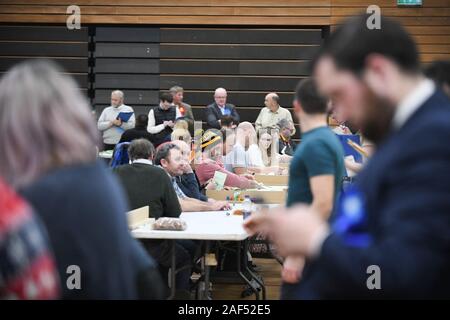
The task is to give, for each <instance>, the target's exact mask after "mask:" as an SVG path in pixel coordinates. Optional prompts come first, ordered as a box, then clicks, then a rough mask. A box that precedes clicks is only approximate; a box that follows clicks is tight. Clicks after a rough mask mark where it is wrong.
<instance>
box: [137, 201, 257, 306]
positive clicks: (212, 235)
mask: <svg viewBox="0 0 450 320" xmlns="http://www.w3.org/2000/svg"><path fill="white" fill-rule="evenodd" d="M236 209H237V207H236ZM180 218H181V219H183V220H184V221H186V224H187V228H186V230H183V231H168V230H153V229H152V228H151V224H150V223H146V224H143V225H140V226H138V227H136V228H135V229H133V230H132V231H131V233H132V235H133V236H134V237H135V238H137V239H165V240H170V241H171V242H172V270H175V269H176V261H175V240H177V239H187V240H204V241H205V244H206V245H205V253H208V252H209V247H210V241H215V240H217V241H236V242H237V256H238V261H237V272H238V274H239V276H240V277H241V278H242V279H243V280H244V281H245V282H246V283H247V284H248V285H249V286H250V288H251V289H252V290H253V292H254V293H255V296H256V299H259V293H258V290H257V288H255V287H254V286H253V285H252V282H251V280H252V279H254V280H255V281H256V282H257V283H258V284H259V285H260V286H261V288H262V294H263V299H265V288H264V285H263V283H261V281H260V280H259V279H258V278H257V276H256V275H255V274H254V273H253V272H252V271H251V270H250V269H249V268H248V265H247V263H245V264H244V265H245V267H244V270H242V261H243V260H242V259H243V258H244V257H245V255H246V250H247V246H246V240H247V238H248V234H247V232H246V231H245V230H244V228H243V226H242V224H243V217H242V216H238V215H233V214H232V210H230V211H209V212H183V213H182V214H181V216H180ZM241 244H243V246H241ZM242 247H243V248H244V250H242ZM243 271H246V272H247V273H248V274H250V276H251V279H248V278H247V276H246V275H244V273H243ZM209 277H210V271H209V267H208V266H206V265H204V282H205V286H204V290H203V292H201V295H200V296H201V298H206V299H207V298H208V288H209V283H210V278H209ZM174 295H175V272H171V296H170V298H173V297H174Z"/></svg>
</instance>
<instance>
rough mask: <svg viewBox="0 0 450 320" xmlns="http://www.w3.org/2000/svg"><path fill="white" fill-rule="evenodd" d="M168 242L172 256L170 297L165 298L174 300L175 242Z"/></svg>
mask: <svg viewBox="0 0 450 320" xmlns="http://www.w3.org/2000/svg"><path fill="white" fill-rule="evenodd" d="M169 241H170V250H171V252H172V253H171V254H172V266H171V269H170V296H169V297H168V298H167V299H168V300H172V299H173V298H175V293H176V283H175V276H176V272H177V270H176V269H177V261H176V256H175V240H169Z"/></svg>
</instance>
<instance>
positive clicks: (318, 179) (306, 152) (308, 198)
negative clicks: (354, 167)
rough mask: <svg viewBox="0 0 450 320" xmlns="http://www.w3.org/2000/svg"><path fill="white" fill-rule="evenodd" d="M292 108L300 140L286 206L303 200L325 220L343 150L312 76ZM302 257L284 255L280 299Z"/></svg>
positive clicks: (292, 287) (337, 187)
mask: <svg viewBox="0 0 450 320" xmlns="http://www.w3.org/2000/svg"><path fill="white" fill-rule="evenodd" d="M294 111H295V113H296V115H297V117H298V118H299V120H300V128H301V131H302V141H301V143H300V145H299V147H298V148H297V149H296V151H295V153H294V156H293V159H292V161H291V165H290V169H289V172H290V173H289V189H288V197H287V203H286V205H287V206H288V207H290V206H292V205H294V204H299V203H304V204H306V205H309V206H311V207H312V208H314V209H315V210H316V211H317V212H318V213H319V214H320V215H321V218H322V219H324V220H328V219H329V217H330V215H331V212H332V210H333V206H334V203H335V201H336V198H337V196H338V195H339V192H340V191H341V188H342V179H343V177H344V172H345V167H344V152H343V150H342V146H341V144H340V142H339V140H338V139H337V138H336V136H335V134H334V133H333V132H332V131H331V130H330V129H329V128H328V125H327V100H326V99H325V98H324V97H322V96H321V95H320V94H319V93H318V90H317V87H316V85H315V83H314V81H313V79H306V80H303V81H302V82H300V83H299V85H298V86H297V89H296V93H295V99H294ZM303 265H304V259H303V257H300V256H298V257H296V256H288V257H286V259H285V261H284V265H283V271H282V278H283V281H284V283H283V286H282V295H281V296H282V298H283V299H292V298H293V297H294V296H295V292H296V288H297V285H298V282H299V280H300V276H301V273H302V270H303Z"/></svg>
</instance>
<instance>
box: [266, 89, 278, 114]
mask: <svg viewBox="0 0 450 320" xmlns="http://www.w3.org/2000/svg"><path fill="white" fill-rule="evenodd" d="M279 101H280V97H278V95H277V94H276V93H275V92H270V93H268V94H267V95H266V97H265V99H264V105H265V106H266V107H267V108H268V109H270V110H271V111H272V112H275V111H277V110H278V107H279Z"/></svg>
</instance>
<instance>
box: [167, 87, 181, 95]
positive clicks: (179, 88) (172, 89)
mask: <svg viewBox="0 0 450 320" xmlns="http://www.w3.org/2000/svg"><path fill="white" fill-rule="evenodd" d="M183 91H184V89H183V87H180V86H173V87H172V88H170V89H169V93H170V94H175V93H178V92H183Z"/></svg>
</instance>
